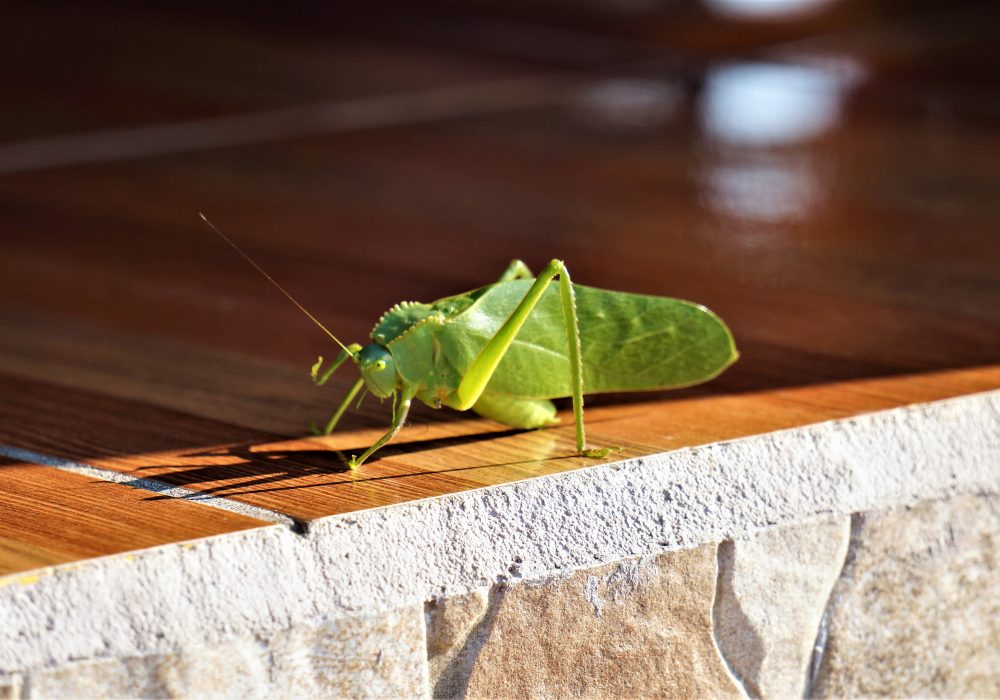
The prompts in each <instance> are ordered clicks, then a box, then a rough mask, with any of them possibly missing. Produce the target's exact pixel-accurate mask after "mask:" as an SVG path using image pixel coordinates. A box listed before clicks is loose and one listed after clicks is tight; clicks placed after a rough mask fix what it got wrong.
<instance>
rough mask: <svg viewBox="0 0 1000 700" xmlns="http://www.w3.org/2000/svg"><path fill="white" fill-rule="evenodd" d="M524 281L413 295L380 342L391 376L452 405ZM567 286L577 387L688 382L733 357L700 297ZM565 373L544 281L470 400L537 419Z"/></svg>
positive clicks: (552, 297)
mask: <svg viewBox="0 0 1000 700" xmlns="http://www.w3.org/2000/svg"><path fill="white" fill-rule="evenodd" d="M532 283H533V280H530V279H525V280H514V281H509V282H500V283H497V284H495V285H492V286H490V287H486V288H483V289H480V290H476V291H474V292H470V293H469V295H468V296H466V297H465V298H464V299H463V297H461V296H460V297H449V298H448V299H447V300H443V302H435V303H432V304H428V305H421V306H422V307H423V310H422V311H421V312H420V313H421V315H424V318H423V319H422V320H420V321H417V322H416V323H414V324H413V325H412V326H410V327H409V328H408V329H407V330H406V331H405V332H403V333H402V334H401V335H399V336H398V337H396V338H395V339H394V340H391V341H389V342H388V344H387V347H388V348H389V350H390V351H391V352H392V354H393V357H394V359H395V363H396V369H397V371H398V372H399V374H400V376H401V377H402V378H403V379H404V381H407V382H412V383H417V384H419V385H420V390H419V391H418V393H417V396H418V397H419V398H420V399H422V400H423V401H425V402H426V403H428V404H430V405H442V404H443V405H449V406H455V404H456V403H457V400H456V396H455V390H456V389H457V386H458V384H459V382H460V381H461V379H462V377H464V376H465V373H466V372H467V371H468V369H469V367H470V366H471V364H472V363H473V361H474V360H475V359H476V357H477V356H478V355H479V353H480V351H481V350H482V349H483V347H484V346H485V345H486V343H487V342H488V341H489V340H490V338H492V337H493V336H494V335H495V334H496V332H497V330H498V329H499V328H500V327H501V326H502V325H503V324H504V323H505V322H506V320H507V319H508V318H509V317H510V315H511V313H512V312H513V310H514V308H515V307H516V306H517V304H518V303H519V302H520V301H521V300H522V299H523V298H524V296H525V294H526V293H527V291H528V289H529V287H530V286H531V284H532ZM573 290H574V293H575V296H576V307H577V317H578V319H579V331H580V345H581V359H582V366H583V391H584V393H586V394H594V393H605V392H615V391H641V390H655V389H669V388H677V387H683V386H689V385H691V384H696V383H699V382H703V381H706V380H707V379H711V378H712V377H714V376H715V375H717V374H718V373H719V372H721V371H722V370H723V369H725V368H726V367H727V366H728V365H729V364H731V363H732V362H733V361H734V360H735V359H736V351H735V348H734V344H733V339H732V335H731V334H730V332H729V329H728V328H727V327H726V326H725V324H724V323H723V322H722V321H721V320H720V319H719V318H718V317H717V316H716V315H715V314H713V313H712V312H711V311H709V310H707V309H706V308H704V307H703V306H700V305H697V304H692V303H690V302H686V301H681V300H678V299H671V298H667V297H655V296H646V295H639V294H629V293H624V292H613V291H606V290H602V289H596V288H593V287H586V286H582V285H573ZM409 308H411V309H413V308H414V307H412V306H411V307H409ZM456 309H457V310H458V311H457V313H455V312H454V311H455V310H456ZM449 311H452V313H451V315H446V314H448V312H449ZM571 376H572V374H571V371H570V359H569V352H568V343H567V334H566V330H565V321H564V316H563V311H562V304H561V301H560V298H559V290H558V289H557V288H556V287H554V286H550V287H549V288H547V289H546V290H545V292H544V293H543V294H542V296H541V298H540V299H539V301H538V303H537V304H536V305H535V306H534V307H533V309H532V311H531V314H530V316H528V318H527V319H526V321H525V322H524V325H523V326H522V327H521V328H520V330H519V331H518V333H517V335H516V336H515V338H514V340H513V342H512V343H511V344H510V346H509V348H508V349H507V351H506V353H505V354H504V356H503V359H502V360H501V361H500V363H499V365H498V366H497V369H496V371H495V372H494V373H493V375H492V377H491V378H490V380H489V382H488V384H487V385H486V388H485V389H484V391H483V394H482V396H481V397H480V399H479V401H477V403H476V404H475V405H473V410H475V411H476V412H477V413H480V414H482V415H486V416H487V417H490V418H493V419H495V420H499V421H501V422H504V423H506V424H508V425H512V426H514V427H538V426H540V425H545V424H546V423H550V422H552V421H553V417H554V413H555V411H554V409H553V408H552V407H551V404H550V403H548V402H546V401H543V400H544V399H552V398H560V397H566V396H570V395H571V393H572V390H573V389H572V383H571Z"/></svg>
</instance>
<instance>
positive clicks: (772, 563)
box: [715, 516, 851, 698]
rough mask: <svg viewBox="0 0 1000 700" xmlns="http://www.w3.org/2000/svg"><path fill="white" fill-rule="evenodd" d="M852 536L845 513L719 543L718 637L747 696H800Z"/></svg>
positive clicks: (716, 630) (716, 607)
mask: <svg viewBox="0 0 1000 700" xmlns="http://www.w3.org/2000/svg"><path fill="white" fill-rule="evenodd" d="M850 532H851V519H850V518H849V517H847V516H842V517H837V518H830V519H826V520H822V521H818V522H814V523H808V524H804V525H801V526H795V527H783V528H775V529H772V530H767V531H764V532H761V533H759V534H757V535H755V536H753V537H751V538H748V539H743V540H737V541H735V542H723V543H722V544H721V545H719V588H718V594H717V596H716V600H715V632H716V639H717V641H718V644H719V649H720V650H721V651H722V655H723V656H724V657H725V659H726V660H727V661H728V662H729V666H730V668H731V669H732V670H733V672H734V673H735V674H736V676H737V678H739V679H740V680H741V681H742V683H743V687H744V689H745V690H746V692H747V694H749V695H750V696H752V697H764V698H792V697H795V698H801V697H802V696H803V693H804V692H805V690H806V681H807V679H808V676H809V667H810V664H811V661H812V655H813V648H814V646H815V642H816V633H817V630H818V629H819V625H820V620H821V619H822V618H823V612H824V610H825V609H826V606H827V602H828V601H829V599H830V590H831V589H832V588H833V585H834V583H835V582H836V580H837V577H838V576H839V575H840V571H841V569H842V568H843V566H844V556H845V555H846V553H847V545H848V541H849V539H850Z"/></svg>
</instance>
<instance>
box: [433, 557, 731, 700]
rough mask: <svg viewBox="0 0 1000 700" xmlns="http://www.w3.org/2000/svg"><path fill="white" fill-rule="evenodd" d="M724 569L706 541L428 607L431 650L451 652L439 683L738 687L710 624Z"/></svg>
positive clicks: (537, 692)
mask: <svg viewBox="0 0 1000 700" xmlns="http://www.w3.org/2000/svg"><path fill="white" fill-rule="evenodd" d="M716 571H717V569H716V547H715V545H705V546H702V547H698V548H696V549H690V550H684V551H676V552H668V553H665V554H661V555H658V556H655V557H649V558H643V559H632V560H627V561H624V562H620V563H615V564H609V565H604V566H599V567H595V568H592V569H584V570H577V571H574V572H572V573H569V574H567V575H566V576H562V577H554V578H549V579H544V580H541V581H532V582H524V581H521V582H511V583H507V584H503V585H499V586H496V587H494V588H493V589H492V590H491V591H490V594H489V597H488V600H487V601H485V605H484V604H483V601H482V597H481V596H479V597H478V598H474V599H473V598H470V599H467V600H465V601H462V602H455V603H452V602H450V601H448V602H446V603H445V604H444V605H443V606H442V605H440V604H439V605H435V606H431V607H430V608H429V610H428V617H429V619H430V625H429V628H428V629H429V634H428V649H429V650H433V653H434V654H435V655H436V656H442V655H445V656H447V658H449V659H450V663H448V664H447V665H446V666H445V667H444V668H441V667H440V665H438V666H437V667H436V668H435V675H433V676H432V678H431V683H432V692H433V694H434V695H435V696H437V697H456V696H466V697H473V698H475V697H520V698H535V697H636V696H668V697H708V696H711V697H715V698H718V697H742V693H741V691H740V689H739V687H738V685H737V684H736V682H735V680H734V679H733V677H732V675H731V674H730V673H729V671H728V669H727V668H726V665H725V662H724V661H723V659H722V657H721V656H720V655H719V651H718V649H717V648H716V646H715V641H714V639H713V635H712V603H713V600H714V598H715V585H716ZM475 595H478V594H475ZM465 629H468V632H467V633H464V634H463V633H459V632H458V630H465ZM463 637H464V638H463ZM456 642H457V643H458V645H459V646H457V648H452V649H451V650H450V651H446V649H447V648H448V647H449V644H452V645H454V644H456Z"/></svg>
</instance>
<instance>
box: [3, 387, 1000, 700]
mask: <svg viewBox="0 0 1000 700" xmlns="http://www.w3.org/2000/svg"><path fill="white" fill-rule="evenodd" d="M998 537H1000V392H987V393H984V394H978V395H970V396H966V397H961V398H959V399H952V400H948V401H941V402H935V403H930V404H921V405H916V406H912V407H908V408H903V409H896V410H892V411H886V412H882V413H876V414H869V415H866V416H859V417H855V418H850V419H845V420H842V421H831V422H828V423H822V424H817V425H811V426H805V427H803V428H797V429H794V430H788V431H780V432H776V433H769V434H765V435H757V436H752V437H749V438H744V439H741V440H735V441H731V442H724V443H716V444H712V445H706V446H702V447H696V448H691V449H685V450H677V451H674V452H669V453H662V454H656V455H650V456H648V457H643V458H641V459H633V460H625V461H622V462H617V463H612V464H606V465H600V466H596V467H591V468H588V469H580V470H576V471H572V472H567V473H564V474H558V475H553V476H547V477H540V478H535V479H527V480H525V481H520V482H513V483H509V484H503V485H499V486H495V487H491V488H488V489H479V490H475V491H469V492H465V493H457V494H452V495H449V496H442V497H439V498H434V499H426V500H423V501H416V502H412V503H404V504H400V505H397V506H392V507H390V508H382V509H373V510H366V511H359V512H357V513H350V514H346V515H340V516H332V517H329V518H322V519H319V520H316V521H312V522H310V523H309V525H308V527H307V528H304V529H299V528H289V527H286V526H283V525H280V524H276V525H273V526H267V527H261V528H257V529H253V530H246V531H242V532H237V533H231V534H228V535H222V536H218V537H208V538H202V539H198V540H193V541H190V542H185V543H180V544H175V545H169V546H164V547H154V548H150V549H147V550H141V551H136V552H130V553H128V554H125V555H119V556H111V557H102V558H98V559H92V560H87V561H83V562H79V563H75V564H69V565H64V566H57V567H51V568H48V569H40V570H36V571H32V572H28V573H27V574H22V575H17V574H15V575H11V576H8V577H4V578H0V699H3V698H39V697H42V698H59V697H74V698H76V697H137V696H143V697H192V698H197V697H205V698H208V697H212V698H215V697H238V698H252V697H262V698H263V697H267V698H302V697H428V696H434V697H518V698H521V697H622V696H628V697H679V698H680V697H683V698H689V697H713V698H715V697H731V696H744V695H745V696H751V697H769V698H770V697H774V698H786V697H803V696H805V697H858V696H866V697H872V696H894V697H900V696H915V695H920V696H934V697H1000V670H998V669H1000V564H998V562H1000V551H998V548H1000V543H998V541H997V538H998ZM0 544H2V543H0Z"/></svg>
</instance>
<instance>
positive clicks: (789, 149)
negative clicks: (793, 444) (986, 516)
mask: <svg viewBox="0 0 1000 700" xmlns="http://www.w3.org/2000/svg"><path fill="white" fill-rule="evenodd" d="M911 7H912V5H911V4H908V3H905V2H897V3H884V4H879V5H878V8H879V9H878V11H876V9H875V7H874V6H873V7H870V8H868V9H865V6H864V5H856V4H849V5H847V6H846V8H845V7H840V6H839V5H838V4H837V3H833V4H832V5H831V6H830V8H829V9H827V10H824V11H821V12H820V13H819V14H818V15H817V16H814V17H806V18H802V19H799V20H795V21H785V22H778V23H776V24H767V23H763V24H762V23H754V22H740V21H739V20H737V19H734V18H728V19H727V18H724V17H719V16H713V15H712V14H710V13H709V12H708V11H707V10H705V9H692V7H690V6H678V7H677V9H676V10H670V11H663V12H662V13H661V14H654V15H648V16H642V17H640V16H632V15H628V16H615V17H613V18H612V19H613V21H612V19H609V18H608V17H606V16H602V15H601V13H599V12H597V11H596V10H592V11H591V12H590V13H585V14H583V15H580V16H577V15H573V16H567V15H564V14H561V13H560V10H559V9H558V8H557V7H555V6H553V7H549V8H544V7H542V8H539V7H533V6H530V5H525V6H523V7H522V6H520V5H515V6H513V7H511V8H508V9H507V10H506V14H505V15H504V16H503V17H499V16H498V15H497V14H496V13H495V12H492V11H488V10H487V8H486V6H483V7H482V8H481V9H480V11H479V12H478V13H476V12H472V11H470V10H469V9H468V8H466V9H464V10H462V11H461V14H459V13H458V11H455V12H445V11H444V10H443V9H442V8H443V6H442V7H439V8H438V11H437V12H435V13H432V14H427V15H425V16H421V17H419V18H414V17H412V16H408V15H406V14H405V10H403V9H402V8H396V9H397V10H399V13H396V14H392V15H389V16H391V17H393V19H391V20H390V19H387V18H386V16H378V17H374V16H373V17H366V16H365V15H364V14H363V13H362V14H358V13H355V14H352V15H351V16H349V17H347V16H344V17H338V16H336V15H335V14H330V15H326V16H313V17H308V18H302V17H300V16H293V15H291V14H289V15H287V16H283V17H279V18H270V19H266V18H263V17H251V18H244V19H239V20H237V19H234V18H233V17H225V16H221V15H218V14H215V15H212V14H205V15H199V14H194V13H181V12H175V13H170V12H167V11H165V10H163V11H153V10H141V11H140V10H135V9H128V7H127V6H126V5H124V4H122V5H115V4H110V5H95V6H94V7H90V8H82V7H80V6H63V5H59V4H54V5H50V6H45V5H42V6H39V5H34V4H31V3H27V2H24V3H17V2H15V3H9V4H7V5H5V6H4V8H3V10H0V16H2V18H3V21H0V56H2V60H0V76H2V80H3V85H4V97H3V98H2V99H3V105H4V109H3V111H2V113H0V213H2V215H0V396H2V401H0V454H3V455H6V458H5V460H4V461H3V462H0V574H8V573H13V572H23V571H27V570H30V569H34V568H37V567H39V566H46V565H51V564H59V563H65V562H70V561H75V560H79V559H84V558H88V557H93V556H99V555H103V554H110V553H115V552H122V551H128V550H132V549H138V548H143V547H148V546H152V545H156V544H162V543H166V542H172V541H182V540H186V539H191V538H195V537H203V536H206V535H212V534H218V533H222V532H229V531H235V530H239V529H243V528H247V527H255V526H265V525H269V524H271V521H272V520H273V519H272V518H269V517H267V516H268V514H269V513H270V514H273V515H274V516H275V518H277V519H280V518H281V517H282V516H288V517H290V518H292V519H294V520H298V521H307V520H309V519H312V518H317V517H321V516H326V515H331V514H336V513H344V512H349V511H353V510H358V509H363V508H372V507H379V506H384V505H388V504H392V503H399V502H403V501H409V500H414V499H420V498H427V497H432V496H436V495H440V494H445V493H452V492H456V491H461V490H466V489H473V488H479V487H482V486H487V485H492V484H498V483H503V482H507V481H511V480H516V479H524V478H530V477H532V476H538V475H543V474H549V473H553V472H558V471H564V470H568V469H577V468H581V467H585V466H587V465H589V464H594V463H595V461H594V460H588V459H582V458H578V457H575V456H573V448H572V444H573V438H572V426H571V425H566V426H563V427H559V428H556V429H551V430H544V431H532V432H522V431H513V430H509V429H506V428H505V427H504V426H501V425H498V424H495V423H492V422H490V421H485V420H480V419H476V418H474V417H472V416H471V414H465V415H462V414H454V413H448V412H446V411H433V410H430V409H426V408H423V407H421V408H419V409H418V410H416V411H415V412H414V414H413V416H412V419H411V422H410V425H409V426H408V427H407V428H406V429H405V430H404V432H403V433H402V435H401V436H400V438H399V439H398V440H396V441H395V442H394V443H393V444H392V445H391V446H390V447H388V448H386V449H385V450H384V451H383V452H382V453H380V455H379V458H378V459H376V460H374V461H372V462H370V463H368V464H366V465H365V466H364V467H363V468H362V469H361V470H360V471H358V472H354V473H352V472H350V471H348V470H346V468H345V466H344V464H345V462H344V457H345V455H349V454H351V453H352V452H357V451H358V450H360V449H362V448H364V447H365V446H367V445H368V444H370V443H371V442H372V441H373V440H374V439H375V437H377V436H378V435H380V434H381V432H382V431H383V430H384V428H385V426H386V424H387V421H388V412H389V407H388V405H380V404H379V402H378V401H375V400H372V399H369V400H367V401H366V402H365V403H364V404H363V405H362V406H361V408H360V409H359V410H357V411H353V412H351V413H349V414H348V416H347V417H346V418H345V420H344V424H343V429H342V430H340V431H338V433H336V434H335V435H333V436H330V437H328V438H310V437H305V435H306V434H307V431H306V429H305V428H306V425H307V424H308V422H309V421H310V420H314V421H322V420H324V419H325V418H326V417H327V415H328V414H329V412H330V411H331V410H332V409H333V408H334V407H335V406H336V404H337V402H338V400H339V399H340V397H341V396H342V394H343V393H344V392H345V391H346V389H347V387H348V386H349V385H350V383H351V381H352V378H351V377H350V374H351V370H350V369H346V368H345V370H343V371H342V373H341V374H340V376H339V377H338V378H337V379H336V380H335V381H333V382H331V384H330V385H328V386H326V387H324V388H322V389H317V388H316V387H314V386H312V384H311V383H310V381H309V377H308V368H309V366H310V365H311V364H312V362H313V361H314V360H315V358H316V356H317V355H320V354H323V355H326V356H332V355H334V354H335V350H336V348H333V347H331V344H330V342H329V341H328V339H326V337H325V336H324V335H323V334H322V333H321V332H320V331H318V330H317V329H316V328H315V327H314V326H312V325H311V324H310V323H309V322H308V320H307V319H305V318H304V317H303V316H302V315H301V314H300V313H299V312H297V311H296V310H295V309H294V308H293V307H292V306H291V305H289V304H288V302H287V301H286V300H285V299H283V298H282V297H281V296H280V295H278V294H277V293H276V292H275V290H274V289H273V288H271V287H270V286H269V285H267V283H266V282H264V281H263V280H262V279H261V278H260V277H259V276H257V275H256V274H255V273H254V272H253V271H252V270H251V269H250V268H248V267H247V266H246V264H245V263H244V262H243V261H242V260H240V259H239V258H238V257H237V256H235V255H234V254H233V252H232V251H231V250H230V249H229V248H227V247H226V246H225V245H224V244H223V243H221V242H220V241H219V239H218V238H216V237H215V236H214V235H213V234H212V233H211V232H210V231H209V230H208V229H207V228H206V227H205V226H204V224H203V223H202V222H201V221H200V220H199V218H198V212H201V211H203V212H205V213H206V214H208V215H209V216H210V217H211V218H212V219H213V220H214V221H215V222H216V223H217V224H218V225H219V226H221V227H222V228H224V229H225V230H226V231H228V232H229V233H230V234H231V235H232V236H233V237H234V238H236V239H237V240H238V241H239V242H240V243H241V244H242V245H243V246H244V247H245V248H246V249H247V250H248V252H250V254H252V255H253V256H254V257H255V258H256V259H257V260H258V261H259V262H260V263H261V264H262V265H264V266H265V267H266V268H267V269H268V270H269V271H270V272H271V273H272V274H273V275H274V276H275V277H276V278H278V279H279V280H280V281H281V282H282V283H283V284H284V285H285V286H286V287H288V288H289V289H290V290H291V291H292V292H293V293H294V294H295V295H296V296H298V297H299V298H300V299H301V301H302V302H303V303H304V304H305V305H306V306H308V307H309V308H310V309H312V310H313V312H314V313H315V314H316V315H317V316H319V317H320V318H321V319H322V320H323V321H324V323H326V324H328V325H329V326H330V327H331V328H333V329H334V330H335V331H336V332H337V333H338V334H339V335H340V336H341V337H342V338H343V339H345V340H349V341H354V340H357V341H364V340H365V339H366V338H367V334H368V332H369V331H370V328H371V326H372V324H373V323H374V321H375V320H376V319H377V318H378V317H379V315H380V314H381V313H382V312H383V311H384V310H385V309H387V308H388V307H390V306H391V305H392V304H393V303H395V302H398V301H402V300H408V299H415V300H424V301H427V300H432V299H435V298H439V297H442V296H445V295H448V294H452V293H455V292H459V291H462V290H466V289H470V288H474V287H476V286H479V285H481V284H484V283H486V282H489V281H492V280H493V279H495V278H496V277H497V276H498V275H499V273H500V272H501V271H502V269H503V268H504V266H505V265H506V264H507V262H508V261H509V260H510V259H511V258H514V257H518V258H523V259H524V260H526V261H527V262H528V263H529V264H530V265H532V266H534V267H535V268H538V267H541V265H542V264H544V262H546V261H547V260H548V259H550V258H553V257H558V258H561V259H564V260H566V261H567V264H568V265H569V267H570V269H571V271H572V273H573V275H574V280H575V281H577V282H579V283H583V284H588V285H592V286H598V287H605V288H609V289H620V290H628V291H635V292H642V293H650V294H661V295H668V296H678V297H683V298H687V299H691V300H695V301H698V302H701V303H703V304H705V305H707V306H709V307H711V308H712V309H713V310H715V311H717V312H718V313H719V314H720V315H721V316H722V317H723V318H724V319H726V321H727V322H728V323H729V324H730V326H731V327H732V329H733V332H734V334H735V336H736V339H737V343H738V346H739V348H740V351H741V354H742V357H741V359H740V361H739V362H738V363H737V364H736V365H735V366H734V367H733V368H731V369H730V370H728V371H727V372H726V374H725V375H723V376H722V377H721V378H719V379H718V380H716V381H714V382H712V383H711V384H708V385H705V386H702V387H698V388H695V389H689V390H685V391H681V392H674V393H669V392H662V393H652V394H644V395H621V396H601V397H593V398H591V399H589V400H588V410H587V425H588V430H589V435H590V436H591V439H592V441H593V442H594V443H595V444H597V445H618V446H622V447H623V448H624V449H623V452H622V455H624V456H637V455H644V454H652V453H656V452H662V451H665V450H672V449H678V448H681V447H686V446H691V445H698V444H704V443H709V442H714V441H718V440H725V439H732V438H737V437H742V436H747V435H753V434H758V433H761V432H767V431H772V430H778V429H783V428H790V427H795V426H799V425H805V424H809V423H814V422H817V421H823V420H828V419H832V418H842V417H845V416H851V415H855V414H859V413H864V412H868V411H873V410H881V409H886V408H893V407H896V406H902V405H907V404H911V403H918V402H924V401H931V400H936V399H941V398H947V397H953V396H959V395H962V394H968V393H973V392H977V391H984V390H989V389H996V388H998V387H1000V161H998V160H997V153H998V149H1000V130H998V124H1000V93H998V90H997V88H998V85H1000V74H998V73H997V72H996V66H997V65H998V62H997V61H996V60H995V59H996V58H997V56H996V49H995V38H994V37H993V36H991V34H990V32H989V24H990V23H989V22H986V21H983V13H986V16H987V17H989V16H993V17H994V18H995V15H996V12H995V10H992V9H991V8H990V7H989V6H988V5H986V4H979V3H964V4H962V3H959V4H957V5H956V4H949V6H948V7H947V8H946V7H944V6H938V5H934V4H930V3H927V4H926V5H925V4H920V12H915V13H914V12H910V11H909V10H910V8H911ZM529 8H530V9H529ZM416 19H419V21H416ZM39 37H44V40H40V39H39ZM564 408H565V407H564ZM564 415H565V417H566V419H569V418H570V416H569V414H568V413H565V414H564ZM564 422H568V420H567V421H564ZM615 458H617V457H615ZM87 467H93V468H96V469H103V470H110V471H112V472H119V473H122V474H124V475H126V476H127V477H128V478H135V479H147V480H149V479H151V480H155V481H156V482H159V483H162V484H165V485H168V486H176V487H183V488H185V489H188V490H190V491H191V492H195V495H196V494H202V495H205V496H211V497H213V498H214V499H216V500H212V499H208V500H204V501H199V500H197V499H193V498H188V499H185V498H178V497H177V496H176V494H173V495H170V494H169V493H167V494H165V493H157V492H154V491H149V490H144V489H141V488H132V487H130V485H129V482H128V478H126V479H124V481H125V483H112V482H109V481H106V480H102V479H99V478H95V477H94V476H86V475H82V474H81V473H70V472H69V471H68V470H72V469H76V470H77V472H80V470H81V469H83V473H84V474H86V473H91V474H97V473H99V472H86V468H87ZM119 481H122V480H121V479H119ZM133 485H135V484H133ZM218 499H228V500H229V501H234V502H237V503H244V504H248V505H251V506H255V507H257V508H259V509H264V510H261V511H255V512H257V515H256V516H253V515H243V514H237V513H233V512H229V511H226V510H222V509H220V508H218V507H215V505H218Z"/></svg>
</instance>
